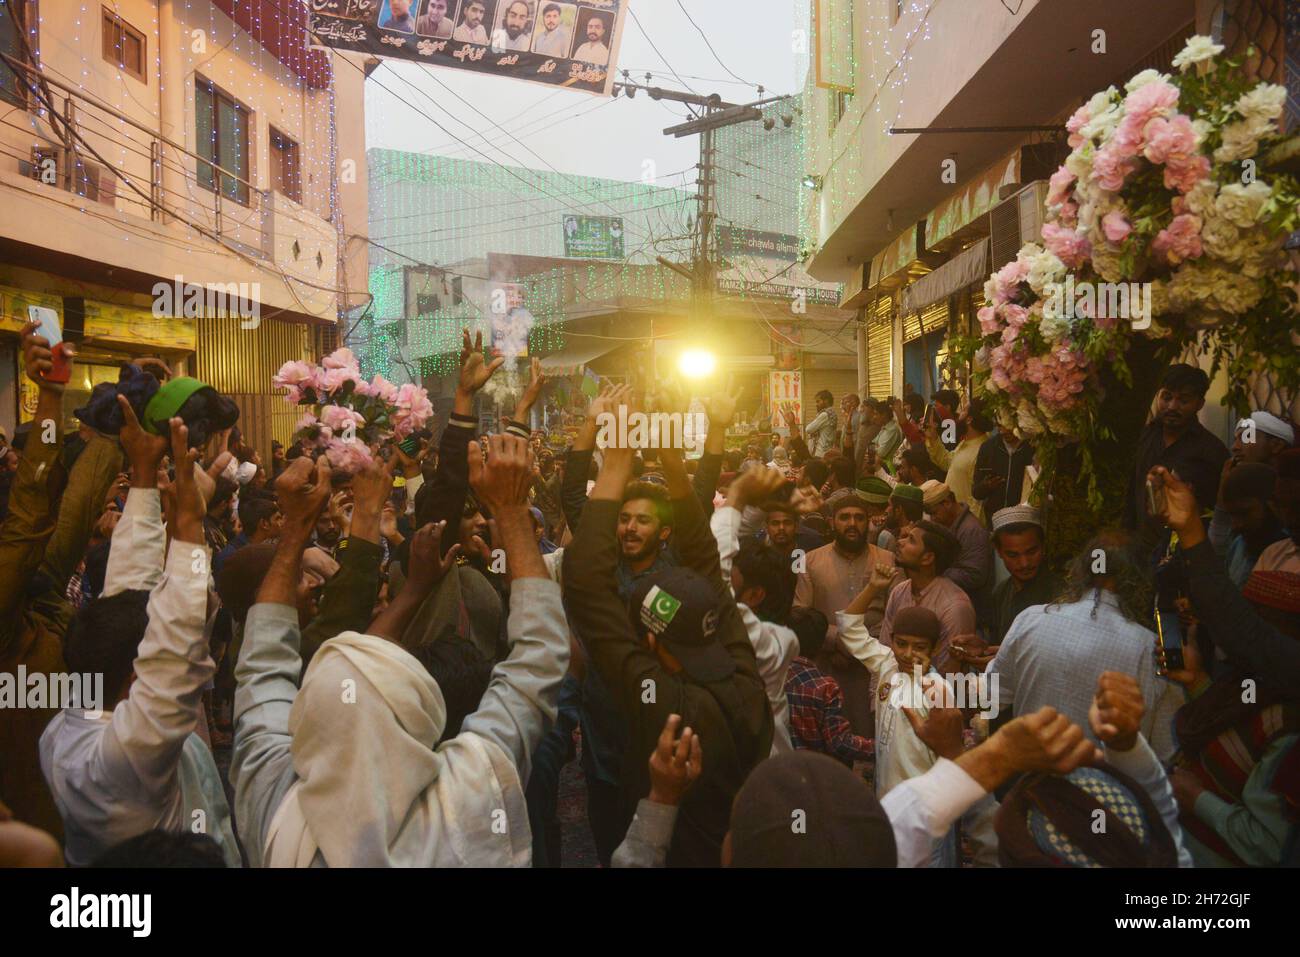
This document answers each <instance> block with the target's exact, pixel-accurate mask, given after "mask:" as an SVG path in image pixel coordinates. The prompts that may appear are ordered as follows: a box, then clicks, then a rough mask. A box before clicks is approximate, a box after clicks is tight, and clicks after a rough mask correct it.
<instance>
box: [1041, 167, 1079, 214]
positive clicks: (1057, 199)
mask: <svg viewBox="0 0 1300 957" xmlns="http://www.w3.org/2000/svg"><path fill="white" fill-rule="evenodd" d="M1073 182H1074V174H1073V173H1071V172H1070V171H1069V170H1068V169H1066V168H1065V167H1064V166H1062V167H1061V168H1060V169H1058V170H1057V171H1056V172H1055V173H1053V174H1052V178H1051V179H1050V180H1048V181H1047V187H1048V188H1047V205H1048V206H1060V205H1061V204H1062V203H1064V202H1065V201H1066V200H1068V199H1069V198H1070V184H1071V183H1073Z"/></svg>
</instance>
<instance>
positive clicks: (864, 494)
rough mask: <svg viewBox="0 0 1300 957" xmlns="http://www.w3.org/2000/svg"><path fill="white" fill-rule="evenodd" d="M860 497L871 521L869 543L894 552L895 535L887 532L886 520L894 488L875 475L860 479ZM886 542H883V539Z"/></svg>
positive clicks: (868, 535) (858, 486) (858, 483)
mask: <svg viewBox="0 0 1300 957" xmlns="http://www.w3.org/2000/svg"><path fill="white" fill-rule="evenodd" d="M857 489H858V496H859V497H860V498H861V499H862V501H864V502H865V503H866V505H867V515H868V517H869V518H870V519H871V530H870V532H868V533H867V541H869V542H870V543H871V544H872V545H878V546H880V547H881V548H883V549H885V551H893V538H894V537H893V535H892V534H889V533H888V532H886V531H885V518H886V514H887V513H888V511H889V496H890V494H891V493H892V492H893V488H892V487H891V486H890V484H889V483H888V482H886V481H885V480H884V479H882V478H877V477H876V476H874V475H868V476H867V477H866V478H860V479H858V482H857ZM882 538H883V539H884V541H881V539H882Z"/></svg>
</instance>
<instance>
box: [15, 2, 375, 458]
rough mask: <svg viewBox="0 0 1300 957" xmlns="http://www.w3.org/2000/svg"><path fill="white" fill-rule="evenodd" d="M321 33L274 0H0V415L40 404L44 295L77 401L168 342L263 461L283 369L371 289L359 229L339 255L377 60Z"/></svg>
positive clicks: (275, 426)
mask: <svg viewBox="0 0 1300 957" xmlns="http://www.w3.org/2000/svg"><path fill="white" fill-rule="evenodd" d="M305 28H306V8H305V7H301V6H299V5H281V4H280V3H278V2H275V0H256V2H251V3H242V2H241V3H238V4H236V3H235V2H234V0H213V2H207V0H203V2H198V0H195V2H190V3H185V2H181V0H159V2H158V3H157V4H155V3H151V2H145V0H113V2H110V3H107V4H105V5H103V6H101V5H99V4H94V5H92V6H90V7H86V6H85V5H83V4H81V3H75V2H72V0H41V2H40V3H39V12H38V5H37V4H36V3H30V2H29V3H21V2H8V3H6V4H4V9H3V10H0V53H3V54H5V55H6V56H7V57H9V58H12V59H6V60H5V61H4V62H5V66H4V67H0V98H3V100H4V101H5V102H4V104H3V105H4V107H5V109H6V113H5V115H4V119H3V122H2V123H0V193H2V194H3V197H4V198H3V204H4V210H5V213H4V215H3V217H0V424H3V425H4V426H5V427H6V428H8V429H10V430H12V428H13V427H14V425H15V424H17V423H18V422H21V421H23V420H24V419H25V418H26V417H29V416H30V411H31V409H30V402H31V396H30V395H29V394H28V393H27V392H26V391H25V389H24V386H23V377H22V376H21V375H20V370H19V368H18V361H19V358H20V357H19V356H18V354H17V339H16V336H15V332H16V331H17V330H18V329H19V328H20V327H21V325H22V323H23V321H25V319H26V316H27V307H28V306H32V305H36V306H47V307H49V308H53V309H55V310H56V311H57V312H58V313H59V315H60V318H61V321H62V325H63V328H64V329H65V335H66V337H67V338H68V339H70V340H79V349H80V354H81V360H80V361H79V363H78V376H77V378H76V379H75V380H74V382H73V383H72V385H71V386H70V393H71V395H70V396H69V403H68V408H69V409H71V408H72V407H73V403H75V402H77V401H79V400H80V399H81V398H82V397H83V396H84V394H85V393H87V392H89V390H90V389H91V388H92V387H93V385H94V384H96V383H98V382H101V381H105V380H106V379H113V380H115V379H116V377H117V366H118V365H119V364H120V363H121V362H123V361H125V360H129V359H131V358H132V357H134V356H140V355H146V354H154V355H162V356H163V357H165V358H166V359H167V360H168V361H169V362H171V363H172V364H173V366H174V367H176V368H177V369H179V370H183V371H185V372H186V373H188V374H191V375H196V376H198V377H200V378H202V379H204V380H205V381H207V382H209V383H210V384H212V385H213V386H215V387H217V388H218V389H221V390H222V391H224V392H226V393H228V394H230V395H231V396H232V397H233V398H234V399H235V400H236V401H237V402H238V403H239V404H240V406H241V409H242V410H243V412H244V414H243V415H242V416H241V420H242V421H241V425H242V426H243V427H244V429H245V432H246V434H247V436H248V437H249V439H250V440H251V441H252V442H253V444H254V445H255V446H257V447H258V448H260V449H262V450H263V455H264V457H265V456H269V451H270V440H271V438H272V437H273V436H274V437H278V438H280V439H281V440H284V439H287V438H288V436H289V434H290V432H291V430H292V423H293V419H294V418H295V416H294V413H293V410H292V409H289V408H288V407H287V406H284V405H283V403H282V402H280V400H279V399H278V398H277V397H275V396H273V395H272V392H271V388H270V376H271V374H272V373H273V372H274V371H275V370H276V368H278V366H279V365H280V364H281V363H282V362H284V361H285V360H286V359H290V358H303V357H307V356H311V355H313V354H317V353H319V352H320V351H322V350H324V349H328V348H332V347H333V346H334V344H335V341H336V339H337V334H336V327H337V319H338V316H339V312H340V309H346V308H348V307H350V306H354V305H357V304H358V303H361V302H364V300H365V296H366V293H365V274H366V269H365V264H364V256H365V249H364V244H363V246H362V248H361V249H360V250H358V249H356V248H355V244H354V245H353V246H350V247H349V259H348V260H346V261H345V259H344V257H343V256H341V255H340V253H341V249H342V247H341V237H343V236H345V235H348V234H347V233H346V229H347V225H348V224H347V223H345V219H344V210H345V208H346V207H347V206H348V204H349V202H350V201H351V200H352V197H353V195H355V192H359V193H360V200H359V207H360V208H361V209H362V210H363V209H364V193H365V184H364V159H365V157H364V150H363V149H362V144H363V140H362V139H354V137H357V136H358V135H359V134H358V130H360V129H361V127H362V125H363V124H362V123H361V120H360V117H359V111H360V106H359V104H360V102H361V96H360V89H361V87H360V84H361V82H362V78H363V73H362V67H361V66H360V65H359V64H357V63H353V62H351V61H345V60H343V59H342V58H341V57H340V56H337V55H331V54H328V53H326V52H325V51H322V50H309V49H308V48H307V47H306V46H305V42H306V29H305ZM336 93H346V94H347V96H346V98H342V97H340V98H339V99H337V100H336ZM353 103H355V104H357V106H355V108H353V107H352V106H351V105H350V104H353ZM340 114H341V115H343V116H344V121H343V122H339V123H336V115H340ZM340 132H343V133H344V134H345V135H344V136H340ZM358 163H360V164H361V172H360V181H359V182H358V176H357V170H356V166H357V164H358ZM341 172H342V175H341ZM354 191H355V192H354ZM350 194H351V195H350ZM359 215H360V224H359V226H360V233H361V235H362V236H364V230H365V226H364V213H361V214H359ZM358 256H359V257H360V261H358V258H357V257H358ZM178 286H179V288H180V289H181V290H182V291H183V293H185V295H183V296H182V297H181V298H182V299H184V300H187V301H189V302H190V307H189V308H186V306H185V303H184V302H175V301H173V300H175V299H176V296H175V294H174V293H175V290H176V289H177V288H178ZM194 288H197V289H198V290H199V291H200V293H201V295H200V296H199V297H197V298H191V297H190V296H189V295H188V293H189V292H190V291H191V290H193V289H194ZM223 297H224V298H223ZM232 299H237V300H238V301H239V302H240V305H242V306H243V307H244V312H245V313H251V314H252V315H251V316H250V315H245V314H243V313H241V312H240V310H239V309H236V308H235V307H234V305H233V304H232V302H231V300H232ZM200 302H201V304H199V303H200Z"/></svg>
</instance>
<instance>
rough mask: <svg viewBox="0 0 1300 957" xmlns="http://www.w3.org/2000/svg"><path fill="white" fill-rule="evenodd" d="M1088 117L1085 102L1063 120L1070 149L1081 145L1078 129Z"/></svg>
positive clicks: (1089, 117)
mask: <svg viewBox="0 0 1300 957" xmlns="http://www.w3.org/2000/svg"><path fill="white" fill-rule="evenodd" d="M1090 119H1092V114H1090V113H1089V112H1088V104H1087V103H1085V104H1083V106H1081V107H1079V108H1078V109H1077V110H1075V111H1074V114H1073V115H1072V116H1071V117H1070V118H1069V119H1068V120H1066V121H1065V128H1066V129H1067V130H1069V132H1070V138H1069V140H1068V142H1069V144H1070V149H1072V150H1077V149H1078V148H1079V147H1080V146H1082V145H1083V135H1082V134H1081V133H1080V132H1079V130H1081V129H1083V127H1084V125H1085V124H1086V123H1087V122H1088V121H1089V120H1090ZM1049 202H1050V200H1049Z"/></svg>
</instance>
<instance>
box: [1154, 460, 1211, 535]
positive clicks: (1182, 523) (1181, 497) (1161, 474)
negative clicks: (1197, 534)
mask: <svg viewBox="0 0 1300 957" xmlns="http://www.w3.org/2000/svg"><path fill="white" fill-rule="evenodd" d="M1147 480H1148V481H1150V482H1154V483H1155V484H1156V485H1158V486H1163V487H1164V492H1165V495H1164V498H1165V504H1164V508H1163V509H1161V511H1160V515H1159V518H1160V519H1161V520H1163V521H1164V523H1165V524H1166V525H1168V526H1169V527H1170V528H1172V529H1173V530H1174V531H1175V532H1177V533H1178V537H1179V538H1180V539H1182V538H1184V537H1185V536H1186V535H1187V533H1189V532H1191V531H1192V529H1193V526H1199V525H1200V524H1201V512H1200V508H1199V507H1198V506H1197V504H1196V493H1195V492H1193V491H1192V487H1191V486H1190V485H1188V484H1187V483H1186V482H1184V481H1182V480H1181V479H1180V478H1178V476H1176V475H1174V473H1173V472H1171V471H1169V470H1168V469H1167V468H1165V467H1164V466H1163V465H1157V466H1156V467H1155V468H1153V469H1152V470H1151V471H1150V472H1148V473H1147Z"/></svg>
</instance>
